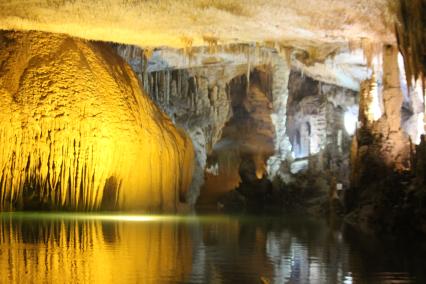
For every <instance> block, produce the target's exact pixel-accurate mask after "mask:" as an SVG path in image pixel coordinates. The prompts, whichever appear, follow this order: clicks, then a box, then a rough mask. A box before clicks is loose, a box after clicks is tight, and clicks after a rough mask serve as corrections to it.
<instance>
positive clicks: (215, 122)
mask: <svg viewBox="0 0 426 284" xmlns="http://www.w3.org/2000/svg"><path fill="white" fill-rule="evenodd" d="M115 48H116V50H117V51H118V53H119V54H120V55H121V56H122V57H123V58H125V59H126V61H127V62H129V63H130V64H131V66H132V68H133V69H134V70H135V72H136V73H137V74H138V77H139V79H140V81H141V82H143V86H144V89H145V90H146V92H147V93H148V94H150V96H151V98H152V99H153V100H154V101H155V102H156V104H157V105H159V106H160V107H161V109H163V110H164V112H166V113H167V114H168V115H169V116H170V117H171V118H172V119H173V121H174V122H175V123H176V124H177V125H179V126H180V127H182V128H184V129H185V130H186V131H187V132H188V133H189V135H190V136H191V139H192V141H193V144H194V148H195V152H196V163H195V171H194V180H193V182H192V185H191V190H190V191H189V193H188V195H187V198H188V200H189V202H190V203H192V204H194V203H195V201H196V199H197V197H198V195H199V190H200V188H201V186H202V185H203V183H204V171H205V168H206V165H207V157H208V155H209V154H210V153H211V152H212V150H213V148H214V146H215V145H216V144H217V143H218V142H219V140H220V139H221V137H222V134H223V133H222V132H223V128H224V126H225V124H226V123H227V122H228V121H229V120H230V119H231V117H232V115H233V111H232V99H231V96H232V94H231V83H232V80H233V79H235V78H238V77H241V78H242V77H245V78H244V79H242V80H245V81H246V82H247V84H250V81H251V80H250V77H251V75H250V73H251V72H252V70H253V69H254V68H256V67H260V66H265V68H267V70H268V71H267V72H266V73H265V74H267V75H268V76H269V77H270V78H269V81H268V83H267V84H266V85H265V84H264V85H265V86H264V87H266V88H269V89H268V93H269V94H268V96H269V98H268V100H269V101H270V102H271V103H272V104H271V105H268V107H270V108H271V109H270V111H268V113H267V114H265V113H263V115H264V116H265V117H264V118H263V120H265V119H270V120H271V121H272V123H273V125H274V130H273V131H274V132H275V133H276V134H275V137H273V141H274V145H275V147H274V148H275V149H274V150H275V151H276V155H275V156H273V157H272V158H271V159H272V162H271V161H268V173H269V174H271V175H275V174H276V172H277V170H278V168H279V167H280V164H281V161H283V160H284V159H285V158H286V157H287V156H288V154H289V153H290V152H289V151H290V146H289V145H290V142H289V140H288V138H286V132H285V130H286V128H285V127H286V126H285V121H286V116H285V114H286V102H287V79H288V74H289V71H288V68H289V67H288V64H287V63H286V62H287V61H286V58H287V54H285V53H284V51H283V53H282V54H279V53H278V52H277V51H276V50H275V49H272V48H265V47H256V46H252V45H230V46H216V47H215V48H214V50H211V49H209V48H198V49H194V50H193V53H192V54H191V55H190V56H189V55H188V54H185V53H183V51H180V50H172V49H159V50H156V51H154V52H153V53H152V54H150V52H149V50H142V49H140V48H138V47H134V46H120V45H118V46H115ZM288 56H290V54H288ZM247 84H246V85H247ZM239 91H240V92H242V94H239V95H237V96H241V95H244V94H246V93H247V87H246V88H243V89H242V90H239ZM252 107H254V108H255V105H253V106H252ZM228 154H230V155H233V153H228ZM262 155H263V154H261V156H262ZM269 155H270V154H269ZM269 155H268V156H269ZM237 156H239V155H238V154H237V155H236V157H237ZM262 159H263V158H261V159H260V160H262ZM234 162H236V164H235V165H234V167H232V168H233V169H234V172H235V174H231V175H232V178H231V179H230V180H232V182H231V184H233V185H234V186H236V185H238V182H239V180H238V161H237V160H235V161H234ZM269 169H273V170H271V171H269ZM234 186H232V187H234ZM225 187H226V186H225Z"/></svg>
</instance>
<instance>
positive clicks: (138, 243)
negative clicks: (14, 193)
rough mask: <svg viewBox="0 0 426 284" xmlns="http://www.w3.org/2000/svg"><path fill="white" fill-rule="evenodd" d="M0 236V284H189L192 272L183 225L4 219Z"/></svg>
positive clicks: (190, 250)
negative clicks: (125, 283)
mask: <svg viewBox="0 0 426 284" xmlns="http://www.w3.org/2000/svg"><path fill="white" fill-rule="evenodd" d="M38 218H40V217H38ZM0 232H1V234H0V246H1V247H2V250H1V257H0V267H2V273H0V283H121V282H134V281H136V282H142V283H146V282H152V281H153V280H156V281H160V282H170V281H174V282H187V279H188V277H189V275H190V273H191V270H192V248H191V238H190V232H189V229H188V227H187V225H186V224H183V223H180V224H179V223H171V222H161V221H157V222H141V223H135V222H130V223H129V222H113V221H103V222H102V221H98V220H90V219H88V220H73V219H65V220H63V219H59V218H58V219H54V217H53V218H52V219H41V220H40V219H31V218H29V219H25V217H24V219H22V220H21V219H17V218H10V219H9V218H6V217H5V216H1V217H0ZM176 244H179V246H178V247H176ZM17 248H19V249H17ZM129 248H130V249H129ZM147 260H149V261H147ZM64 268H68V269H64ZM128 276H131V277H132V279H127V278H124V277H128Z"/></svg>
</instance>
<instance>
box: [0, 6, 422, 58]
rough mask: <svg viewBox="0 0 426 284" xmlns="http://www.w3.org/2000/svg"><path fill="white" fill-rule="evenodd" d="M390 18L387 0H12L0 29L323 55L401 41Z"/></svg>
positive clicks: (2, 10) (1, 10)
mask: <svg viewBox="0 0 426 284" xmlns="http://www.w3.org/2000/svg"><path fill="white" fill-rule="evenodd" d="M418 1H419V0H417V2H418ZM392 15H393V14H392V13H391V11H390V10H389V1H388V0H375V1H371V0H344V1H343V0H304V1H296V0H251V1H239V0H182V1H174V0H146V1H137V0H129V1H120V0H104V1H100V2H99V1H85V0H74V1H43V0H34V1H31V2H28V1H24V2H22V1H18V0H11V1H3V2H1V3H0V28H3V29H31V30H44V31H50V32H62V33H63V32H65V33H68V34H70V35H73V36H79V37H83V38H87V39H93V40H107V41H114V42H120V43H127V44H137V45H140V46H164V45H169V46H179V47H186V46H187V45H190V44H193V45H194V46H197V45H200V44H214V43H217V42H222V43H228V42H235V41H239V42H263V41H271V40H272V41H279V42H282V43H283V44H286V45H292V46H298V47H301V48H303V49H304V50H305V51H306V52H307V53H309V55H310V56H312V57H314V58H315V57H317V58H323V55H324V54H329V53H330V52H332V51H334V50H335V48H336V47H339V46H341V45H346V43H347V42H348V41H359V40H361V39H366V40H370V41H374V42H395V38H394V36H393V34H392V32H391V31H392V29H393V28H394V26H393V25H392V24H388V20H389V18H391V17H392Z"/></svg>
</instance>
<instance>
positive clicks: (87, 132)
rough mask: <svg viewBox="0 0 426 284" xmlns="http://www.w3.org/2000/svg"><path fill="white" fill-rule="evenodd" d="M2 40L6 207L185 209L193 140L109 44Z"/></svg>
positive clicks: (0, 172) (27, 36)
mask: <svg viewBox="0 0 426 284" xmlns="http://www.w3.org/2000/svg"><path fill="white" fill-rule="evenodd" d="M0 38H1V40H0V44H1V48H0V62H1V64H0V65H1V66H0V109H1V112H0V145H1V147H0V188H1V202H0V204H1V209H2V210H7V209H14V208H17V209H39V208H43V209H48V208H51V209H59V208H62V209H73V210H95V209H102V208H104V209H137V210H142V211H164V210H167V211H176V210H178V209H179V206H180V204H181V202H183V201H185V193H186V190H187V189H188V188H189V185H190V182H191V175H192V163H193V156H194V154H193V147H192V143H191V141H190V139H189V138H188V137H187V136H186V135H185V134H184V133H183V132H182V131H180V130H178V129H176V128H175V126H173V124H172V122H171V121H170V120H169V119H168V118H167V117H166V115H164V114H163V113H162V112H161V111H160V110H159V109H158V107H156V106H155V105H154V104H153V103H152V102H151V100H150V99H149V98H148V97H147V96H146V95H145V94H144V93H143V92H142V91H141V88H140V86H139V83H138V81H137V78H136V77H135V75H134V74H133V72H132V70H131V68H130V67H129V66H128V65H127V64H126V63H125V62H124V61H123V60H122V59H121V58H120V57H119V56H117V55H116V54H115V53H114V51H113V50H112V49H111V48H110V47H109V46H108V45H106V44H102V43H91V42H87V41H85V40H81V39H75V38H71V37H68V36H64V35H58V34H48V33H42V32H3V33H1V36H0Z"/></svg>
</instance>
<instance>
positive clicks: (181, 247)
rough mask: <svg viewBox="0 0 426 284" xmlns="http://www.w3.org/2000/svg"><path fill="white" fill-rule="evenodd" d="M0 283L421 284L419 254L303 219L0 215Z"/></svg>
mask: <svg viewBox="0 0 426 284" xmlns="http://www.w3.org/2000/svg"><path fill="white" fill-rule="evenodd" d="M0 223H1V225H0V283H426V277H425V275H426V258H425V253H424V248H423V247H422V246H421V245H420V244H418V243H415V242H394V241H392V242H391V241H385V240H378V239H375V238H373V237H371V236H365V235H362V234H360V233H356V232H355V231H353V230H352V231H350V230H349V229H345V230H343V229H342V226H337V225H333V226H331V225H330V224H327V223H326V222H325V221H323V220H315V219H309V218H306V217H297V218H296V217H290V216H287V217H285V216H282V217H247V216H245V217H241V216H240V217H238V216H187V217H179V216H174V217H173V216H140V215H130V216H124V215H84V214H49V213H3V214H0Z"/></svg>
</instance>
